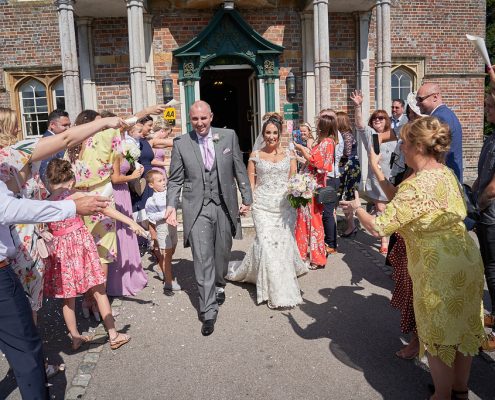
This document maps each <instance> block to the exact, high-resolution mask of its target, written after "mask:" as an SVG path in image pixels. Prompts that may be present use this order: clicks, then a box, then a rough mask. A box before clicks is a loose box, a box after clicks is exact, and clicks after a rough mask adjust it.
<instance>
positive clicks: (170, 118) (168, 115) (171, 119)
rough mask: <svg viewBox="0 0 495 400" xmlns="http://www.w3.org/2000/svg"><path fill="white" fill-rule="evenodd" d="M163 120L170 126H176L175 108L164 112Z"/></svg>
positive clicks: (169, 108)
mask: <svg viewBox="0 0 495 400" xmlns="http://www.w3.org/2000/svg"><path fill="white" fill-rule="evenodd" d="M163 119H164V120H165V121H167V122H168V123H169V124H170V125H172V126H175V108H173V107H168V108H166V109H165V111H164V112H163Z"/></svg>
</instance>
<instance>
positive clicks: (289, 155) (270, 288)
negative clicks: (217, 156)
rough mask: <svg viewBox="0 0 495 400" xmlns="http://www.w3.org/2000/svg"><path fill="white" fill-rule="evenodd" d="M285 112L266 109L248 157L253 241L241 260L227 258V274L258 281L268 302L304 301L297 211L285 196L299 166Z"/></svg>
mask: <svg viewBox="0 0 495 400" xmlns="http://www.w3.org/2000/svg"><path fill="white" fill-rule="evenodd" d="M281 134H282V117H281V116H280V115H279V114H277V113H271V114H267V115H266V116H265V117H264V123H263V126H262V128H261V133H260V135H259V139H257V140H256V143H260V147H259V148H257V147H255V148H254V149H253V152H252V153H251V155H250V157H249V161H248V167H247V171H248V177H249V183H250V184H251V187H252V188H253V196H254V197H253V206H252V212H253V214H252V215H253V221H254V227H255V230H256V236H255V238H254V242H253V244H252V245H251V247H250V248H249V250H248V251H247V252H246V256H245V257H244V259H243V261H242V262H231V263H229V271H228V273H227V275H226V277H225V278H226V279H228V280H230V281H237V282H249V283H254V284H256V297H257V303H258V304H261V303H263V302H266V303H267V305H268V307H269V308H284V307H294V306H296V305H298V304H300V303H302V297H301V290H300V289H299V284H298V282H297V277H298V276H300V275H302V274H305V273H306V272H308V269H307V267H306V265H305V264H304V262H303V261H302V259H301V257H300V255H299V251H298V248H297V244H296V241H295V238H294V227H295V222H296V212H295V210H294V209H293V208H292V207H291V206H290V204H289V201H288V200H287V184H288V180H289V176H291V175H293V174H294V173H295V172H296V168H297V165H296V160H295V156H294V153H293V152H288V151H285V150H283V149H282V147H281V145H280V136H281Z"/></svg>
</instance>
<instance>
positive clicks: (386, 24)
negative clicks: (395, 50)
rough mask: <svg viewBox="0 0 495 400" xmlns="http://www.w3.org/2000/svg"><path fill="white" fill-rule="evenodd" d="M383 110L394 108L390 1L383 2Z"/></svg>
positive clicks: (388, 110) (388, 111)
mask: <svg viewBox="0 0 495 400" xmlns="http://www.w3.org/2000/svg"><path fill="white" fill-rule="evenodd" d="M381 8H382V108H383V109H384V110H385V111H387V113H389V114H390V112H391V107H392V75H391V71H392V45H391V37H390V0H382V7H381Z"/></svg>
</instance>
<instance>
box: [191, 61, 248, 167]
mask: <svg viewBox="0 0 495 400" xmlns="http://www.w3.org/2000/svg"><path fill="white" fill-rule="evenodd" d="M252 74H253V69H252V68H250V67H249V66H247V65H246V66H225V67H224V66H222V67H220V68H218V67H215V66H212V67H205V68H204V69H203V71H202V73H201V79H200V81H199V88H200V89H199V90H200V97H201V99H202V100H204V101H206V102H207V103H208V104H210V106H211V109H212V111H213V122H212V125H213V126H215V127H218V128H229V129H233V130H235V131H236V133H237V136H238V138H239V147H240V148H241V151H242V153H243V156H244V161H245V162H247V159H248V157H249V154H250V152H251V150H252V135H251V131H252V126H251V125H252V124H253V120H252V115H251V114H252V111H253V104H252V100H253V99H250V96H249V77H250V76H251V75H252ZM254 107H256V108H257V105H254Z"/></svg>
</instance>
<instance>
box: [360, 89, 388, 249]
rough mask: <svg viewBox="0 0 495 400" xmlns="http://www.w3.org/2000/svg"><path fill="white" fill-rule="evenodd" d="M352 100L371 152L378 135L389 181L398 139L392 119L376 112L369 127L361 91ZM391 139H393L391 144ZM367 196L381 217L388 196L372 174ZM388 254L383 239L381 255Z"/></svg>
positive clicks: (367, 181)
mask: <svg viewBox="0 0 495 400" xmlns="http://www.w3.org/2000/svg"><path fill="white" fill-rule="evenodd" d="M351 100H352V101H353V103H354V105H355V124H356V130H357V132H358V134H359V135H361V137H362V139H363V143H364V146H365V147H366V150H367V151H368V152H369V151H370V149H371V148H372V147H373V143H372V136H373V135H378V138H379V142H380V167H381V168H382V171H383V173H384V175H385V177H386V178H387V179H388V178H390V157H391V155H392V152H393V151H394V148H395V146H396V141H397V138H396V137H395V135H394V134H393V133H391V132H392V131H391V129H390V118H389V117H388V114H387V112H386V111H385V110H375V111H374V112H373V113H372V114H371V117H370V119H369V121H368V126H366V125H365V124H364V121H363V116H362V111H361V104H362V103H363V95H362V93H361V91H360V90H355V91H354V92H353V93H352V94H351ZM390 138H392V139H393V141H392V142H389V140H390ZM366 195H367V196H368V197H369V198H370V199H371V200H372V201H373V203H374V205H375V212H376V214H377V215H380V214H381V213H382V212H383V211H384V210H385V206H386V204H387V202H388V199H387V196H386V195H385V193H384V192H383V190H382V189H381V187H380V184H379V183H378V180H377V179H376V177H375V175H374V174H373V173H372V171H371V172H369V173H368V179H367V180H366ZM387 252H388V237H386V236H383V237H381V247H380V253H381V254H387Z"/></svg>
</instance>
